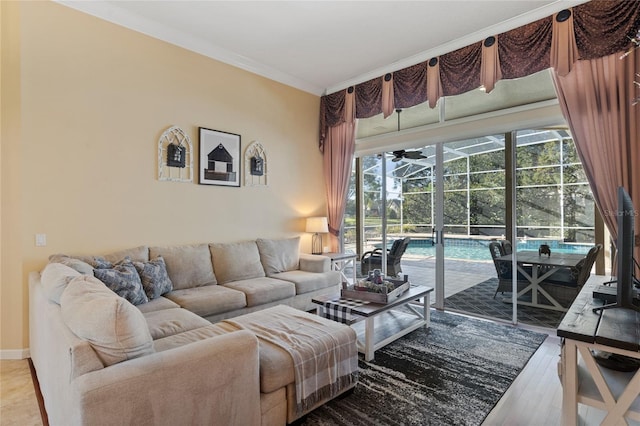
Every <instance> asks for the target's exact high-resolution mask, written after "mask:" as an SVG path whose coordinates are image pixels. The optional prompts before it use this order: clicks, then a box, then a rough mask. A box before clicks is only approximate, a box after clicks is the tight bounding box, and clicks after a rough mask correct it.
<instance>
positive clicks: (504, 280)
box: [489, 241, 531, 299]
mask: <svg viewBox="0 0 640 426" xmlns="http://www.w3.org/2000/svg"><path fill="white" fill-rule="evenodd" d="M489 251H490V252H491V258H492V259H493V265H494V266H495V267H496V274H497V275H498V287H497V288H496V292H495V293H494V294H493V297H494V299H495V297H496V295H497V294H498V292H500V293H504V292H505V291H506V292H511V290H512V277H513V265H512V263H511V261H509V260H500V259H499V258H500V257H502V256H504V255H505V254H509V253H505V252H504V246H503V245H502V244H501V243H500V242H498V241H492V242H490V243H489ZM524 268H525V270H526V271H527V273H528V274H531V266H525V267H524ZM527 285H529V281H528V280H527V278H526V277H525V276H524V275H522V274H521V273H520V272H518V290H520V289H523V288H525V287H526V286H527Z"/></svg>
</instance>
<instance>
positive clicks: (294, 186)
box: [0, 2, 326, 354]
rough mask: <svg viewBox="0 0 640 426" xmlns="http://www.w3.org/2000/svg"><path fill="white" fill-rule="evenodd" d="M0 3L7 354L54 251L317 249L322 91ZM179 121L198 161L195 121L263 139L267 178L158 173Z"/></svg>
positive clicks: (69, 15)
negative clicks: (272, 241)
mask: <svg viewBox="0 0 640 426" xmlns="http://www.w3.org/2000/svg"><path fill="white" fill-rule="evenodd" d="M0 9H1V15H0V17H1V19H2V24H3V25H2V31H1V32H2V39H1V41H2V68H1V71H2V74H1V76H2V114H1V117H2V144H1V148H0V160H1V161H2V164H1V165H2V169H1V177H0V184H1V186H0V188H1V193H0V195H1V201H2V210H1V216H0V220H1V225H2V226H1V228H0V237H1V242H2V245H1V251H0V254H1V256H2V263H1V264H0V268H1V269H0V272H1V279H2V282H1V283H0V289H1V291H0V303H1V313H0V315H1V318H0V319H1V325H0V326H1V333H2V334H1V336H0V349H2V351H3V353H5V354H6V353H7V352H10V351H11V350H19V349H23V348H27V347H28V323H27V320H28V312H27V304H28V288H27V275H28V272H29V271H33V270H40V269H41V268H42V267H43V266H44V264H45V263H46V260H47V257H48V256H49V255H50V254H52V253H58V252H64V253H104V252H108V251H111V250H116V249H120V248H125V247H131V246H135V245H139V244H180V243H191V242H207V241H219V242H224V241H238V240H243V239H253V238H256V237H286V236H291V235H302V236H303V250H305V251H308V250H309V245H310V241H309V237H308V235H305V234H304V233H302V231H304V224H303V222H304V221H303V219H302V218H303V217H304V216H308V215H314V214H325V209H326V205H325V195H324V194H325V193H324V186H323V179H322V156H321V154H320V153H319V151H318V149H317V135H318V108H319V99H318V97H316V96H313V95H310V94H308V93H305V92H302V91H299V90H296V89H292V88H290V87H287V86H284V85H282V84H279V83H276V82H273V81H271V80H268V79H264V78H261V77H258V76H256V75H253V74H250V73H247V72H244V71H242V70H239V69H237V68H233V67H230V66H228V65H225V64H222V63H220V62H217V61H214V60H211V59H208V58H206V57H203V56H201V55H198V54H195V53H192V52H190V51H187V50H184V49H181V48H178V47H175V46H173V45H170V44H167V43H164V42H161V41H158V40H155V39H152V38H150V37H147V36H145V35H142V34H139V33H136V32H133V31H130V30H127V29H125V28H122V27H119V26H116V25H114V24H111V23H108V22H105V21H101V20H99V19H97V18H94V17H91V16H89V15H85V14H82V13H80V12H77V11H75V10H72V9H69V8H66V7H64V6H61V5H59V4H55V3H50V2H35V3H34V2H20V3H13V2H1V3H0ZM171 125H177V126H180V127H182V128H183V129H184V130H185V131H186V132H187V134H188V135H189V136H190V137H191V140H192V142H193V144H194V148H195V151H196V152H195V154H196V156H195V158H196V161H194V165H195V166H197V164H198V162H197V154H198V152H197V145H198V127H199V126H202V127H208V128H212V129H216V130H222V131H227V132H232V133H238V134H240V135H241V136H242V149H243V150H244V148H246V147H247V146H248V144H249V143H250V142H252V141H254V140H259V141H260V142H261V143H262V144H263V146H264V147H265V149H266V151H267V155H268V167H269V186H268V187H245V186H242V187H240V188H231V187H217V186H210V185H198V184H197V176H196V177H195V182H194V183H176V182H160V181H158V180H157V141H158V138H159V137H160V135H161V134H162V132H163V131H164V130H165V129H167V128H168V127H170V126H171ZM243 173H244V172H243ZM36 233H43V234H46V235H47V243H48V244H47V246H46V247H35V244H34V236H35V234H36Z"/></svg>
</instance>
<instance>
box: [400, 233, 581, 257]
mask: <svg viewBox="0 0 640 426" xmlns="http://www.w3.org/2000/svg"><path fill="white" fill-rule="evenodd" d="M490 242H491V241H489V240H472V239H464V238H445V239H444V257H445V258H448V259H465V260H486V261H491V253H490V252H489V243H490ZM431 243H432V240H431V239H430V238H416V239H412V240H411V242H410V243H409V246H408V247H407V251H406V253H407V254H408V255H412V256H425V257H435V255H436V248H435V247H434V246H433V245H432V244H431ZM543 243H544V244H548V245H549V246H550V247H551V252H552V253H553V252H556V253H577V254H587V252H588V251H589V248H591V246H590V245H585V244H567V243H563V242H561V241H549V240H531V239H530V240H527V241H524V240H523V241H518V246H517V250H534V251H537V250H538V247H539V246H540V244H543Z"/></svg>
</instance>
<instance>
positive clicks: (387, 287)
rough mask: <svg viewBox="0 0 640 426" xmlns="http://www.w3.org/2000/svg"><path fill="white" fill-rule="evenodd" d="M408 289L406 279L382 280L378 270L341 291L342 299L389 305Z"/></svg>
mask: <svg viewBox="0 0 640 426" xmlns="http://www.w3.org/2000/svg"><path fill="white" fill-rule="evenodd" d="M409 287H410V284H409V282H408V277H407V276H406V275H405V276H404V279H403V280H394V279H391V278H383V277H382V274H381V272H380V270H379V269H375V270H373V271H371V272H370V273H369V276H368V277H367V278H365V279H361V280H359V281H357V282H356V283H355V284H354V285H353V286H348V287H347V288H346V289H342V291H341V296H342V297H343V298H351V299H359V300H367V301H370V302H374V303H383V304H384V303H389V302H391V301H393V300H394V299H396V298H398V297H400V296H401V295H402V294H403V293H404V292H405V291H407V290H408V289H409Z"/></svg>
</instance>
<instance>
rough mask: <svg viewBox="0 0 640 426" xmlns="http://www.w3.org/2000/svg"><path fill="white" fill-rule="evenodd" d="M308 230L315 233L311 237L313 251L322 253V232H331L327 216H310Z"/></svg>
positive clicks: (313, 252)
mask: <svg viewBox="0 0 640 426" xmlns="http://www.w3.org/2000/svg"><path fill="white" fill-rule="evenodd" d="M306 231H307V232H312V233H313V237H312V239H311V253H312V254H322V235H320V234H321V233H323V234H326V233H327V232H329V224H328V223H327V218H326V217H324V216H319V217H308V218H307V228H306Z"/></svg>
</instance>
